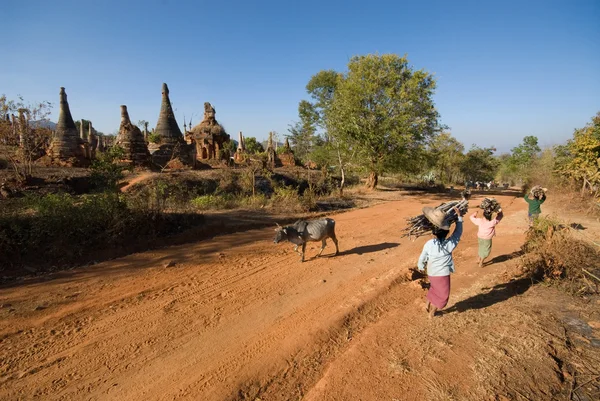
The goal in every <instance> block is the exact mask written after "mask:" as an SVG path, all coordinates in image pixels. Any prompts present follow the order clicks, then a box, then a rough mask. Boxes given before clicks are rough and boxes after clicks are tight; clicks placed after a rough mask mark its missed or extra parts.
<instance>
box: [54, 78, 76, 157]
mask: <svg viewBox="0 0 600 401" xmlns="http://www.w3.org/2000/svg"><path fill="white" fill-rule="evenodd" d="M59 107H60V108H59V114H58V123H57V124H56V131H55V133H54V136H53V137H52V141H51V142H50V147H49V149H48V154H49V155H50V157H51V158H52V159H53V160H56V161H60V162H69V163H71V164H72V163H76V161H77V160H73V159H80V160H81V159H84V155H83V147H82V146H80V145H81V138H79V134H78V132H77V126H76V125H75V122H74V121H73V117H72V116H71V110H70V109H69V103H68V102H67V94H66V93H65V88H60V106H59Z"/></svg>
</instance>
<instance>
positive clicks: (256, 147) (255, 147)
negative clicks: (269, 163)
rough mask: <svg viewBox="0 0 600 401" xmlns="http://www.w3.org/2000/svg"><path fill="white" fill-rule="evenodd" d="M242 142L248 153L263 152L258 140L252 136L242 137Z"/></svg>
mask: <svg viewBox="0 0 600 401" xmlns="http://www.w3.org/2000/svg"><path fill="white" fill-rule="evenodd" d="M244 144H245V145H246V152H248V153H251V154H258V153H263V152H264V151H265V149H264V148H263V146H262V145H261V144H260V142H258V141H257V140H256V138H255V137H253V136H250V137H248V138H244Z"/></svg>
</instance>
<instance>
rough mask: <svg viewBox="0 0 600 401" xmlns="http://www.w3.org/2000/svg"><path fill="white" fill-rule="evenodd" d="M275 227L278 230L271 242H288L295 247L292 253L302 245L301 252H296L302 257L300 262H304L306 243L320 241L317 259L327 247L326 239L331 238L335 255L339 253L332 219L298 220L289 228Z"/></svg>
mask: <svg viewBox="0 0 600 401" xmlns="http://www.w3.org/2000/svg"><path fill="white" fill-rule="evenodd" d="M277 226H278V228H276V229H275V231H277V234H276V235H275V240H274V241H273V242H274V243H276V244H278V243H279V242H281V241H283V240H288V241H290V242H291V243H292V244H294V245H295V247H294V251H296V252H298V247H299V246H300V245H302V252H301V253H300V252H298V253H300V255H302V259H300V261H301V262H304V252H305V251H306V243H307V242H314V241H321V244H322V246H321V250H320V251H319V253H318V254H317V257H319V256H321V253H323V249H325V246H326V245H327V241H326V240H327V238H331V240H332V241H333V243H334V244H335V254H336V255H337V254H338V253H339V248H338V240H337V238H336V237H335V220H333V219H329V218H325V219H318V220H310V221H306V220H298V221H297V222H295V223H294V224H293V225H291V226H286V227H281V226H279V224H278V225H277Z"/></svg>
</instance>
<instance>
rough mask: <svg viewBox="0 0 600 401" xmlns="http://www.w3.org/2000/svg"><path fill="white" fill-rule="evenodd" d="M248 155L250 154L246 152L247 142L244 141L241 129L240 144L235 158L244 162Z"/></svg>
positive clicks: (239, 161)
mask: <svg viewBox="0 0 600 401" xmlns="http://www.w3.org/2000/svg"><path fill="white" fill-rule="evenodd" d="M247 157H248V154H247V152H246V143H245V142H244V135H243V134H242V131H240V135H239V139H238V146H237V149H236V152H235V155H234V156H233V158H234V160H235V161H236V162H238V163H242V162H244V161H245V160H246V158H247Z"/></svg>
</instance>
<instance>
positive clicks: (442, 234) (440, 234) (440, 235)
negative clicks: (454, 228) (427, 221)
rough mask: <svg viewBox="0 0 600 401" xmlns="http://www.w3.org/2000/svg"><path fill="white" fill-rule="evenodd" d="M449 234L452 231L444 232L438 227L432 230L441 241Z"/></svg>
mask: <svg viewBox="0 0 600 401" xmlns="http://www.w3.org/2000/svg"><path fill="white" fill-rule="evenodd" d="M449 232H450V230H444V229H442V228H438V227H433V229H432V230H431V233H432V234H433V235H435V236H436V237H437V239H439V240H440V241H443V240H445V239H446V237H447V236H448V233H449Z"/></svg>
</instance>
